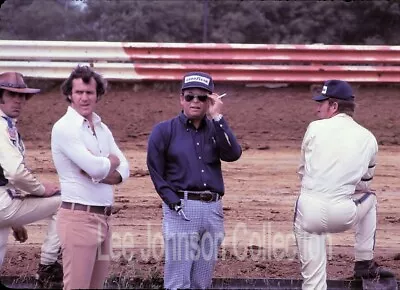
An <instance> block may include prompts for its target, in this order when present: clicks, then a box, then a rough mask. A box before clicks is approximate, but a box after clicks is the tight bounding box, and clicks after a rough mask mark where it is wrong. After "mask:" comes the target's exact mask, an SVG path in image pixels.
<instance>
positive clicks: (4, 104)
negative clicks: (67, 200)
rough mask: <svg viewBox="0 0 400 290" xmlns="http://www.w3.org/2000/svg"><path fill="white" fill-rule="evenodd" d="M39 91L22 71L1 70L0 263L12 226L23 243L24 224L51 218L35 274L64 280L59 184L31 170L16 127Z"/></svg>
mask: <svg viewBox="0 0 400 290" xmlns="http://www.w3.org/2000/svg"><path fill="white" fill-rule="evenodd" d="M39 91H40V90H39V89H34V88H28V86H27V85H26V84H25V82H24V79H23V76H22V75H21V74H20V73H17V72H5V73H2V74H0V148H1V150H0V265H2V264H3V261H4V256H5V254H6V250H7V240H8V234H9V232H10V229H12V230H13V233H14V237H15V239H16V240H17V241H19V242H21V243H23V242H25V241H26V240H27V238H28V235H27V231H26V229H25V228H24V227H23V226H24V225H26V224H30V223H33V222H36V221H39V220H42V219H46V218H48V219H49V225H48V231H47V236H46V238H45V240H44V243H43V245H42V249H41V258H40V264H39V269H38V272H37V276H36V278H37V279H38V280H39V281H40V282H61V281H62V276H63V274H62V267H61V265H60V264H59V263H58V262H57V259H58V254H59V249H60V242H59V239H58V236H57V232H56V224H55V214H56V212H57V209H58V207H59V206H60V203H61V199H60V195H59V194H57V193H59V188H58V186H57V185H56V184H53V183H50V182H40V181H39V180H38V179H37V178H36V177H35V176H34V175H33V174H32V173H31V171H30V170H29V168H28V167H27V165H26V164H25V158H24V155H25V146H24V143H23V141H22V138H21V135H20V133H19V132H18V130H17V127H16V123H17V118H18V117H19V116H20V114H21V112H22V109H23V107H24V105H25V103H26V101H27V100H29V99H30V98H31V97H32V96H33V95H34V94H36V93H38V92H39Z"/></svg>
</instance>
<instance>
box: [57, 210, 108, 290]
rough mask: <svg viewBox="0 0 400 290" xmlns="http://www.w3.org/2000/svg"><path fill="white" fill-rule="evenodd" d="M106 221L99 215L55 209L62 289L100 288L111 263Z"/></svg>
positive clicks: (105, 218)
mask: <svg viewBox="0 0 400 290" xmlns="http://www.w3.org/2000/svg"><path fill="white" fill-rule="evenodd" d="M110 220H111V218H110V217H107V216H105V215H103V214H97V213H90V212H85V211H79V210H70V209H64V208H60V209H59V211H58V214H57V232H58V234H59V237H60V241H61V249H62V254H63V270H64V279H63V280H64V289H68V290H69V289H78V288H79V289H89V288H90V289H99V288H103V285H104V282H105V280H106V278H107V276H108V272H109V266H110V262H111V261H110V256H111V226H110Z"/></svg>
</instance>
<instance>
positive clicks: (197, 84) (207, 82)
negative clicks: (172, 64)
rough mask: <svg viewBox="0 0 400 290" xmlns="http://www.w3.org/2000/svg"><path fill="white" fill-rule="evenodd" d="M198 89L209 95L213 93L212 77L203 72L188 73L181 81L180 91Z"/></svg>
mask: <svg viewBox="0 0 400 290" xmlns="http://www.w3.org/2000/svg"><path fill="white" fill-rule="evenodd" d="M192 88H200V89H204V90H206V91H209V92H210V93H212V92H214V82H213V80H212V77H211V76H210V75H209V74H207V73H204V72H190V73H187V74H186V75H185V76H184V77H183V79H182V91H183V90H186V89H192Z"/></svg>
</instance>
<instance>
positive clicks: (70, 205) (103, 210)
mask: <svg viewBox="0 0 400 290" xmlns="http://www.w3.org/2000/svg"><path fill="white" fill-rule="evenodd" d="M61 207H62V208H65V209H70V210H79V211H86V212H91V213H98V214H104V215H106V216H110V215H111V212H112V207H111V206H99V205H86V204H80V203H74V202H66V201H63V202H62V203H61Z"/></svg>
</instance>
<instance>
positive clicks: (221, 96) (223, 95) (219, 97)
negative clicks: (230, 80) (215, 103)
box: [217, 93, 226, 99]
mask: <svg viewBox="0 0 400 290" xmlns="http://www.w3.org/2000/svg"><path fill="white" fill-rule="evenodd" d="M225 96H226V93H223V94H222V95H220V96H218V98H217V99H221V98H223V97H225Z"/></svg>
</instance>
